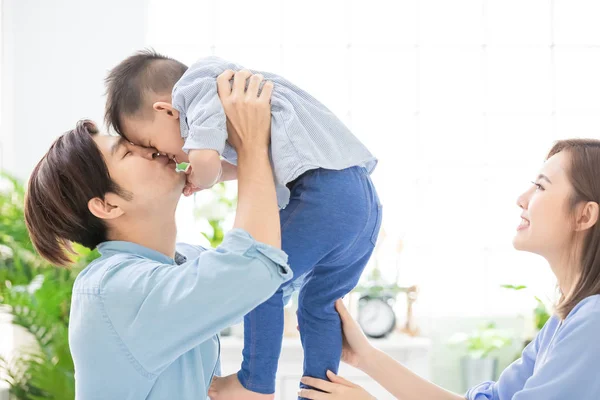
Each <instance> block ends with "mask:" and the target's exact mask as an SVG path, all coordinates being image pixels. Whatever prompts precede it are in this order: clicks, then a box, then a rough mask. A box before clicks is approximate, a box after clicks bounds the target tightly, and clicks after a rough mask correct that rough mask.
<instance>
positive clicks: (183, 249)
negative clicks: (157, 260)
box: [175, 242, 209, 264]
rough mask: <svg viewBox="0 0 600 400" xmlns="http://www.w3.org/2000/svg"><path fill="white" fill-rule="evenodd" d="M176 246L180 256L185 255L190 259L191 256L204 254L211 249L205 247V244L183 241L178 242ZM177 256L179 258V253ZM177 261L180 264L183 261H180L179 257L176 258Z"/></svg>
mask: <svg viewBox="0 0 600 400" xmlns="http://www.w3.org/2000/svg"><path fill="white" fill-rule="evenodd" d="M175 248H176V250H177V253H178V254H179V255H180V256H183V257H185V258H186V259H188V260H189V259H190V258H194V257H198V256H199V255H200V254H202V253H204V252H205V251H208V250H209V249H207V248H206V247H203V246H200V245H194V244H189V243H181V242H178V243H177V245H176V247H175ZM176 258H177V255H176ZM175 261H176V262H177V263H178V264H181V262H178V260H177V259H175Z"/></svg>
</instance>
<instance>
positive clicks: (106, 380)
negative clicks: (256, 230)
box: [69, 229, 292, 400]
mask: <svg viewBox="0 0 600 400" xmlns="http://www.w3.org/2000/svg"><path fill="white" fill-rule="evenodd" d="M98 249H99V251H100V253H101V257H100V258H99V259H97V260H95V261H94V262H92V263H91V264H90V265H89V266H88V267H87V268H86V269H84V270H83V271H82V272H81V273H80V274H79V276H78V277H77V279H76V281H75V285H74V287H73V298H72V304H71V316H70V322H69V344H70V347H71V353H72V355H73V361H74V363H75V385H76V397H77V400H89V399H102V400H106V399H119V400H126V399H131V400H134V399H135V400H138V399H139V400H141V399H150V400H151V399H156V400H158V399H161V400H163V399H178V400H186V399H190V400H192V399H194V400H198V399H206V398H207V391H208V387H209V385H210V382H211V379H212V377H213V375H214V374H215V373H218V372H219V368H220V363H219V339H218V337H217V333H218V332H220V331H221V330H222V329H224V328H226V327H227V326H230V325H231V324H233V323H234V322H237V321H238V320H239V319H240V318H241V317H243V316H244V315H245V314H246V313H248V312H249V311H251V310H252V309H254V308H255V307H256V306H258V305H259V304H261V303H262V302H263V301H265V300H266V299H268V298H269V297H271V295H272V294H273V293H275V291H276V290H277V288H279V286H280V285H281V284H282V283H284V282H285V281H287V280H289V279H290V278H291V276H292V272H291V271H290V269H289V267H288V266H287V255H286V254H285V253H284V252H283V251H281V250H279V249H275V248H273V247H270V246H268V245H265V244H262V243H258V242H256V241H255V240H254V239H253V238H252V237H251V236H250V235H249V234H248V233H247V232H246V231H243V230H240V229H234V230H232V231H230V232H229V233H228V234H227V235H226V236H225V239H224V241H223V243H222V244H221V245H220V246H219V247H217V248H216V249H215V250H205V249H203V248H200V247H197V246H191V245H185V244H179V245H178V246H177V256H176V257H175V258H176V260H173V259H171V258H169V257H167V256H165V255H164V254H161V253H159V252H157V251H154V250H151V249H149V248H146V247H143V246H140V245H137V244H135V243H130V242H118V241H113V242H105V243H102V244H101V245H99V246H98Z"/></svg>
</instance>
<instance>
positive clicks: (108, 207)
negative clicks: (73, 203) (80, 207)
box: [88, 194, 125, 219]
mask: <svg viewBox="0 0 600 400" xmlns="http://www.w3.org/2000/svg"><path fill="white" fill-rule="evenodd" d="M110 197H111V196H110V194H107V195H106V196H105V198H104V199H101V198H99V197H94V198H93V199H91V200H90V201H88V209H89V210H90V212H91V213H92V214H93V215H94V216H96V217H97V218H100V219H115V218H118V217H120V216H121V215H123V214H125V212H124V211H123V209H122V208H121V207H119V206H118V205H114V204H111V202H110V199H109V198H110Z"/></svg>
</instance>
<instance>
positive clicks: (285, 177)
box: [172, 57, 377, 208]
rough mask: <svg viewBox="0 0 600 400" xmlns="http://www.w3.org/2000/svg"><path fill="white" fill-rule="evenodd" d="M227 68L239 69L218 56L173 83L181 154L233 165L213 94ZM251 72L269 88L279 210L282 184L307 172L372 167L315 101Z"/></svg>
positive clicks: (284, 200) (285, 195) (277, 79)
mask: <svg viewBox="0 0 600 400" xmlns="http://www.w3.org/2000/svg"><path fill="white" fill-rule="evenodd" d="M227 69H231V70H234V71H239V70H241V69H242V67H241V66H240V65H238V64H234V63H231V62H228V61H225V60H223V59H221V58H218V57H206V58H203V59H201V60H199V61H198V62H196V63H195V64H193V65H192V66H191V67H190V68H189V69H188V70H187V71H186V72H185V74H184V75H183V76H182V77H181V79H180V80H179V82H177V83H176V84H175V87H174V88H173V93H172V102H173V107H174V108H175V109H176V110H177V111H179V114H180V115H179V121H180V128H181V136H182V137H183V138H184V139H185V143H184V147H183V150H184V151H186V152H188V151H189V150H192V149H209V150H215V151H217V152H218V153H219V154H220V155H222V156H223V158H225V159H226V160H227V161H229V162H230V163H232V164H236V163H237V154H236V153H235V150H234V149H233V148H232V147H231V146H230V145H229V143H228V142H227V128H226V118H225V112H224V111H223V106H222V105H221V100H220V99H219V95H218V94H217V77H218V76H219V75H220V74H221V73H222V72H223V71H225V70H227ZM252 72H253V73H260V74H262V75H263V76H264V78H265V79H267V80H270V81H272V82H273V84H274V86H273V94H272V95H271V115H272V118H271V149H270V150H271V160H272V164H273V173H274V175H275V184H276V189H277V203H278V204H279V207H280V208H284V207H285V206H286V205H287V204H288V202H289V197H290V192H289V190H288V189H287V187H286V184H287V183H289V182H291V181H293V180H294V179H296V178H297V177H299V176H300V175H302V174H303V173H304V172H306V171H308V170H311V169H317V168H324V169H330V170H342V169H346V168H350V167H355V166H361V167H365V168H366V169H367V170H368V171H369V173H371V172H372V171H373V170H374V169H375V166H376V164H377V159H376V158H375V157H374V156H373V155H372V154H371V153H370V152H369V150H368V149H367V148H366V147H365V145H364V144H362V143H361V142H360V140H358V138H356V136H354V135H353V134H352V132H350V130H349V129H348V128H347V127H346V125H344V123H343V122H342V121H341V120H340V119H339V118H338V117H336V116H335V114H333V113H332V112H331V111H330V110H329V109H328V108H327V107H325V106H324V105H323V104H322V103H320V102H319V101H318V100H317V99H315V98H314V97H312V96H311V95H310V94H308V93H307V92H305V91H304V90H302V89H300V88H299V87H298V86H296V85H294V84H293V83H291V82H290V81H288V80H286V79H285V78H283V77H281V76H279V75H276V74H273V73H270V72H264V71H254V70H252ZM332 79H335V78H332Z"/></svg>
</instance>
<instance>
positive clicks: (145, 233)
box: [110, 216, 177, 258]
mask: <svg viewBox="0 0 600 400" xmlns="http://www.w3.org/2000/svg"><path fill="white" fill-rule="evenodd" d="M111 231H112V232H113V233H112V234H111V235H110V240H121V241H126V242H132V243H137V244H139V245H141V246H144V247H147V248H149V249H152V250H156V251H158V252H159V253H162V254H164V255H166V256H167V257H171V258H174V257H175V240H176V237H177V226H176V225H175V218H174V216H170V218H168V219H166V220H164V221H161V220H157V219H155V218H137V219H135V221H134V220H133V218H132V219H131V220H129V221H128V220H122V221H120V225H119V226H118V227H114V226H113V227H112V228H111Z"/></svg>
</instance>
